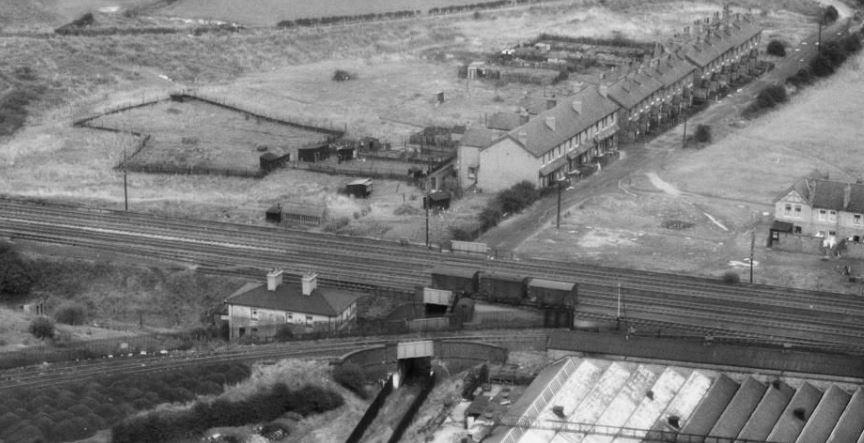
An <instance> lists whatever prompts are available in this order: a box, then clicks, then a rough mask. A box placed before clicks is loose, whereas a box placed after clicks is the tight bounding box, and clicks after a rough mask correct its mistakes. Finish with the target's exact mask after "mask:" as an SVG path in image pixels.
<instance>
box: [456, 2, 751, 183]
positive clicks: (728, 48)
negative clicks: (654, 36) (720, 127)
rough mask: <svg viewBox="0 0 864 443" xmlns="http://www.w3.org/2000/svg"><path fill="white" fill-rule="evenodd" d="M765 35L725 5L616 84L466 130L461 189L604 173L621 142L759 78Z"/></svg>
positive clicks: (461, 148)
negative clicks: (602, 168)
mask: <svg viewBox="0 0 864 443" xmlns="http://www.w3.org/2000/svg"><path fill="white" fill-rule="evenodd" d="M761 33H762V30H761V28H760V27H759V26H758V25H757V24H756V23H755V22H754V21H753V19H752V18H751V17H750V16H747V15H742V14H734V17H733V14H731V13H730V12H729V9H728V8H727V9H725V10H724V13H723V16H722V17H721V16H720V15H719V13H718V14H715V16H714V19H713V20H707V19H706V20H704V21H702V20H700V21H699V22H698V23H696V25H695V26H694V27H693V31H692V32H691V28H690V27H689V26H688V27H687V28H685V36H684V37H685V38H684V41H683V42H681V41H679V42H678V43H673V42H670V44H669V45H667V46H668V47H666V48H665V50H664V51H662V52H659V51H658V52H657V53H655V55H654V56H653V57H651V58H650V60H647V61H645V62H643V63H641V64H639V65H637V66H632V67H629V68H627V69H625V70H624V72H622V73H620V74H617V76H618V77H617V79H614V80H608V81H607V80H606V79H604V80H601V82H600V84H599V85H596V86H590V87H588V88H586V89H583V90H581V91H579V92H577V93H576V94H573V95H571V96H568V97H565V98H563V99H545V98H544V99H543V101H542V103H541V102H537V104H536V106H533V107H531V109H529V108H524V110H525V112H523V114H521V115H519V114H513V115H509V116H506V117H507V118H506V119H502V118H498V116H495V117H496V118H493V119H492V121H491V122H490V121H487V122H486V127H482V126H478V127H472V128H469V129H468V130H467V131H466V133H465V135H464V136H463V137H462V140H461V143H460V145H459V147H458V150H457V160H456V170H457V171H458V178H459V185H460V187H461V188H463V189H472V188H476V189H480V190H483V191H487V192H495V191H499V190H502V189H505V188H508V187H510V186H512V185H514V184H516V183H518V182H520V181H523V180H527V181H529V182H531V183H534V184H535V185H537V186H538V187H546V186H553V185H555V184H556V183H559V182H560V181H561V180H563V179H565V178H578V177H582V176H584V175H585V174H586V173H590V172H592V171H594V170H596V169H599V167H598V165H602V164H605V162H606V160H607V159H609V158H615V154H617V152H616V151H617V148H618V142H619V138H620V137H625V139H632V138H635V137H637V136H639V135H641V134H645V133H647V132H650V131H652V130H654V129H656V128H659V127H662V125H663V124H664V123H668V122H674V121H678V120H677V119H678V118H679V116H680V115H681V113H682V112H683V111H684V110H685V109H686V108H689V107H690V106H692V105H693V103H694V98H695V99H696V100H699V101H705V100H708V99H710V98H712V97H713V96H715V95H717V93H718V92H720V91H721V90H724V88H728V87H729V86H730V85H731V84H733V83H734V82H735V81H737V80H739V79H740V78H741V77H742V76H747V75H754V74H758V73H759V70H758V69H759V68H758V64H757V56H758V44H759V40H760V38H761ZM726 90H728V89H726ZM544 107H545V109H543V108H544ZM532 111H534V112H532ZM535 113H536V116H535V117H533V118H531V119H530V120H528V121H527V122H524V123H521V124H519V126H516V127H513V126H514V125H515V124H518V123H520V118H522V116H529V115H534V114H535ZM505 120H506V121H505ZM511 128H512V129H511ZM610 154H611V155H610ZM607 155H610V156H609V157H607Z"/></svg>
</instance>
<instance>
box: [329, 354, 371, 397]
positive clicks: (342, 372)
mask: <svg viewBox="0 0 864 443" xmlns="http://www.w3.org/2000/svg"><path fill="white" fill-rule="evenodd" d="M333 380H335V381H336V383H339V384H340V385H342V386H343V387H344V388H345V389H348V390H349V391H351V392H353V393H355V394H357V396H358V397H360V398H364V399H365V398H367V397H368V395H367V394H366V389H365V387H366V372H365V371H363V368H361V367H360V366H359V365H357V364H356V363H351V362H347V363H343V364H341V365H339V366H337V367H336V368H335V369H333Z"/></svg>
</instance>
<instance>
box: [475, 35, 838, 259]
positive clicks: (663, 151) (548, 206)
mask: <svg viewBox="0 0 864 443" xmlns="http://www.w3.org/2000/svg"><path fill="white" fill-rule="evenodd" d="M850 25H851V19H846V20H839V21H838V22H837V23H834V24H833V25H831V26H829V27H826V28H824V29H823V30H822V39H823V40H824V41H828V40H830V39H833V38H837V37H838V36H841V35H843V34H844V33H845V31H846V30H847V29H848V28H849V26H850ZM818 39H819V36H818V29H816V24H814V31H813V33H811V34H810V35H808V36H807V38H805V39H803V40H802V41H801V44H800V45H798V46H797V47H795V48H790V49H789V50H788V52H787V56H786V57H785V58H783V59H781V60H779V61H778V62H777V63H775V67H774V69H772V70H771V71H769V72H767V73H765V74H763V75H762V76H761V77H759V78H757V79H755V80H753V81H751V82H750V83H748V84H747V85H745V86H744V87H742V88H741V89H740V90H738V91H734V92H732V93H730V94H729V95H728V96H726V97H724V98H723V99H721V100H720V101H718V102H715V103H712V104H711V105H710V106H709V107H708V108H706V109H705V110H703V111H702V112H700V113H699V114H696V115H694V116H691V117H690V118H689V119H688V123H687V124H688V126H689V128H690V131H691V132H692V130H693V128H695V127H696V125H698V124H705V125H711V126H713V127H715V128H716V127H717V125H718V124H722V123H723V122H725V121H728V120H731V119H735V118H737V116H738V115H740V113H741V111H742V110H743V109H744V108H745V107H747V106H748V105H749V104H750V102H751V101H752V100H753V98H754V97H755V96H756V95H757V94H758V93H759V91H761V90H762V89H764V88H765V87H766V86H768V85H772V84H780V83H783V82H785V80H786V78H788V77H789V76H791V75H793V74H795V73H796V72H798V70H799V69H801V68H803V67H806V66H807V65H808V63H809V60H810V59H811V58H813V57H814V56H815V55H816V51H817V48H818V45H817V42H818ZM715 132H716V131H715ZM682 136H683V124H681V125H678V126H675V127H673V128H670V129H669V130H668V131H666V132H665V133H663V134H661V135H659V136H657V137H656V138H654V139H652V140H649V141H647V142H642V143H635V144H631V145H629V146H623V147H622V155H624V156H625V158H623V159H621V160H619V161H617V162H615V163H613V164H611V165H610V166H608V167H606V168H604V169H603V170H602V171H601V172H599V173H598V174H595V175H593V176H591V177H589V178H587V179H585V180H583V181H581V182H579V183H576V184H575V185H573V186H572V187H571V188H570V189H567V190H566V191H564V192H563V194H562V197H561V208H562V212H566V210H567V208H570V207H572V206H576V205H578V204H580V203H581V202H583V201H586V200H587V199H590V198H592V197H595V196H600V195H604V194H609V193H614V192H619V183H620V182H622V181H626V179H627V178H628V177H630V176H638V175H643V174H645V173H646V172H649V171H656V170H660V169H662V166H663V165H664V164H666V163H667V162H668V159H669V158H670V157H671V156H673V155H675V153H676V151H677V150H678V149H680V146H681V140H682ZM556 213H557V199H556V197H555V195H554V193H553V194H552V195H550V196H548V197H547V198H545V199H543V200H541V201H539V202H537V203H536V204H534V205H533V206H531V207H530V208H528V209H527V210H525V211H524V212H523V213H522V214H519V215H518V216H515V217H512V218H511V219H508V220H506V221H505V222H503V223H502V224H500V225H499V226H497V227H495V228H493V229H491V230H489V231H488V232H486V233H485V234H483V236H481V237H480V239H479V240H478V241H481V242H484V243H486V244H488V245H489V246H490V247H492V248H494V249H496V250H499V251H514V250H516V249H517V248H518V247H519V245H521V244H522V243H523V242H525V240H527V239H528V238H530V237H531V236H533V235H535V234H536V233H537V232H538V231H540V230H541V229H543V228H545V227H546V226H550V225H552V224H554V223H555V217H556Z"/></svg>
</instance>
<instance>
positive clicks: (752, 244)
mask: <svg viewBox="0 0 864 443" xmlns="http://www.w3.org/2000/svg"><path fill="white" fill-rule="evenodd" d="M755 245H756V225H753V230H752V231H750V283H751V284H752V283H753V249H754V247H755Z"/></svg>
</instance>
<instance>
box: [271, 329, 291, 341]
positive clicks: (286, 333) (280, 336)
mask: <svg viewBox="0 0 864 443" xmlns="http://www.w3.org/2000/svg"><path fill="white" fill-rule="evenodd" d="M292 338H294V331H293V330H292V329H291V325H279V327H278V328H276V334H274V335H273V339H275V340H276V341H279V342H282V341H289V340H291V339H292Z"/></svg>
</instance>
